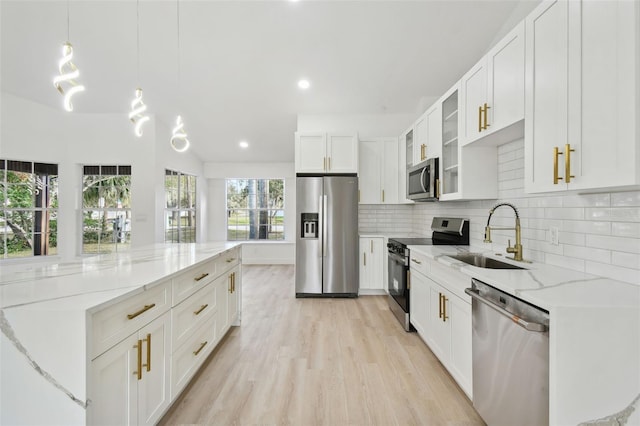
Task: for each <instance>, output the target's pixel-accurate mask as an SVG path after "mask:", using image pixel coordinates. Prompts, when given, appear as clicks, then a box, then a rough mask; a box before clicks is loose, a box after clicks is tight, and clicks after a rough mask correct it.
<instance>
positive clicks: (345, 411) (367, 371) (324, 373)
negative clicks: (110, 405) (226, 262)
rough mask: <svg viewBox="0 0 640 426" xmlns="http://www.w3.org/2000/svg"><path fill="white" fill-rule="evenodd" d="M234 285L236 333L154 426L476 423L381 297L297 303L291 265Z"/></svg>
mask: <svg viewBox="0 0 640 426" xmlns="http://www.w3.org/2000/svg"><path fill="white" fill-rule="evenodd" d="M242 285H243V289H242V294H243V298H242V302H243V307H242V326H241V327H234V328H232V329H231V331H230V332H229V333H228V334H227V336H226V338H225V339H224V340H223V341H222V342H221V343H220V345H219V347H218V348H217V349H216V350H215V352H214V353H213V354H212V356H211V357H210V358H209V359H208V360H207V362H206V363H205V364H204V365H203V367H202V369H201V370H200V372H199V373H198V375H197V376H196V378H195V379H194V380H193V381H192V383H191V384H190V385H189V386H188V387H187V388H186V390H185V391H184V392H183V394H182V396H181V397H180V398H179V399H178V400H177V401H176V402H175V404H174V405H173V407H172V408H171V410H170V411H169V412H168V413H167V415H166V416H165V417H164V418H163V419H162V421H161V424H162V425H173V424H207V425H213V424H220V425H240V424H241V425H249V424H282V425H483V424H484V423H483V422H482V420H481V418H480V417H479V416H478V414H477V413H476V412H475V411H474V410H473V407H472V405H471V403H470V401H469V400H468V399H467V397H466V396H465V395H464V393H463V392H462V391H461V390H460V389H459V388H458V386H457V385H456V384H455V382H454V381H453V379H452V378H451V377H450V376H449V375H448V373H447V372H446V371H445V369H444V367H442V365H441V364H440V363H439V362H438V360H437V359H436V358H435V356H434V355H433V354H432V353H431V351H430V350H429V348H428V347H427V346H426V345H425V344H424V343H423V342H422V340H421V339H420V338H419V337H418V335H417V334H416V333H406V332H405V331H404V330H402V328H401V327H400V324H399V323H398V322H397V321H396V319H395V318H394V317H393V315H392V314H391V312H390V311H389V309H388V307H387V299H386V297H383V296H363V297H360V298H358V299H296V298H295V288H294V271H293V266H290V265H283V266H280V265H278V266H244V267H243V276H242Z"/></svg>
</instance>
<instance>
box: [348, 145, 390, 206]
mask: <svg viewBox="0 0 640 426" xmlns="http://www.w3.org/2000/svg"><path fill="white" fill-rule="evenodd" d="M359 144H360V147H359V149H358V151H359V156H360V159H359V161H358V164H359V168H360V170H359V172H358V176H359V179H358V184H359V186H360V188H359V191H360V192H359V197H358V198H359V202H360V204H397V202H398V141H397V140H396V139H395V138H387V139H376V140H366V141H360V142H359Z"/></svg>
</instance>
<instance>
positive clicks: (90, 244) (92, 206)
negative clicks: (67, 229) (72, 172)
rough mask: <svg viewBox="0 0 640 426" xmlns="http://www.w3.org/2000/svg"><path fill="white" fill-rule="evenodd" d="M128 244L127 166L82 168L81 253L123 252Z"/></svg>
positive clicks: (128, 184)
mask: <svg viewBox="0 0 640 426" xmlns="http://www.w3.org/2000/svg"><path fill="white" fill-rule="evenodd" d="M130 245H131V166H84V168H83V176H82V253H84V254H98V253H111V252H115V251H126V250H128V249H129V247H130Z"/></svg>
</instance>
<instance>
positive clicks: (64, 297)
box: [0, 241, 239, 311]
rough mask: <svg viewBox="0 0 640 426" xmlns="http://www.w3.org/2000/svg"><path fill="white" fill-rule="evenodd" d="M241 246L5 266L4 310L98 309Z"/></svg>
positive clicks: (150, 249)
mask: <svg viewBox="0 0 640 426" xmlns="http://www.w3.org/2000/svg"><path fill="white" fill-rule="evenodd" d="M237 245H239V244H238V243H229V242H226V241H225V242H211V243H203V244H154V245H150V246H146V247H141V248H137V249H132V250H130V251H127V252H120V253H111V254H105V255H100V256H92V257H86V258H81V259H77V260H73V261H69V262H59V261H58V262H56V261H44V262H38V263H35V262H25V263H14V264H9V265H3V266H2V268H1V269H0V309H2V310H10V309H11V308H15V307H20V306H25V305H36V304H42V303H44V302H48V301H56V306H57V308H58V309H73V310H80V311H82V310H94V309H97V308H99V307H100V306H101V305H102V304H104V303H107V302H110V301H113V300H117V299H118V298H120V297H124V296H127V295H131V294H133V293H135V292H137V291H142V290H143V289H144V287H145V286H147V287H148V286H149V285H153V283H155V282H157V281H159V280H162V279H166V278H167V277H169V276H171V275H172V274H174V273H176V272H178V271H181V270H184V269H185V268H189V267H191V266H193V265H196V264H197V263H199V262H201V261H203V260H205V259H210V258H212V257H215V256H217V255H218V254H220V253H222V252H223V251H225V250H228V249H230V248H232V247H235V246H237Z"/></svg>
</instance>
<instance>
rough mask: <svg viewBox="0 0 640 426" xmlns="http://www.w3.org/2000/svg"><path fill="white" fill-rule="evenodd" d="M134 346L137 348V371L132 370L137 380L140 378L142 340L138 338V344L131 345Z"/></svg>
mask: <svg viewBox="0 0 640 426" xmlns="http://www.w3.org/2000/svg"><path fill="white" fill-rule="evenodd" d="M133 347H134V348H137V349H138V371H134V372H133V374H135V375H136V376H137V378H138V380H142V340H140V339H138V344H137V345H133Z"/></svg>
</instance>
